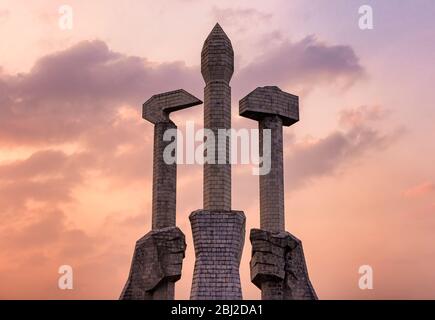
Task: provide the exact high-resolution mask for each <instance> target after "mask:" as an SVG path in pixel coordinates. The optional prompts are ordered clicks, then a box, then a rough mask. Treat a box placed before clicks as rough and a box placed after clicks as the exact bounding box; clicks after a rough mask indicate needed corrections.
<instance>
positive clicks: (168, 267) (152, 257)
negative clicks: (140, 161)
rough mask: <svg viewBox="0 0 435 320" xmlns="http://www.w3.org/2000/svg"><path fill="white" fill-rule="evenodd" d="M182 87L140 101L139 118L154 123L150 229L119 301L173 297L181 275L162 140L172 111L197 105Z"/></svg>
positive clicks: (170, 173)
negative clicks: (142, 101)
mask: <svg viewBox="0 0 435 320" xmlns="http://www.w3.org/2000/svg"><path fill="white" fill-rule="evenodd" d="M201 103H202V101H201V100H199V99H197V98H195V97H194V96H193V95H191V94H189V93H188V92H186V91H185V90H182V89H180V90H175V91H170V92H166V93H162V94H157V95H154V96H152V97H151V98H150V99H149V100H148V101H146V102H145V103H144V104H143V114H142V116H143V118H144V119H146V120H148V121H149V122H151V123H153V124H154V155H153V157H154V158H153V198H152V199H153V200H152V230H151V231H150V232H149V233H147V234H146V235H145V236H144V237H142V238H141V239H139V240H138V241H137V242H136V247H135V250H134V254H133V261H132V264H131V269H130V274H129V277H128V280H127V283H126V285H125V287H124V290H123V291H122V293H121V297H120V299H121V300H173V299H174V286H175V282H176V281H178V280H179V279H180V277H181V267H182V262H183V258H184V252H185V250H186V242H185V237H184V234H183V233H182V232H181V230H180V229H179V228H177V227H176V224H175V218H176V185H177V164H176V163H175V162H174V163H170V164H168V163H167V162H166V161H165V159H164V157H163V156H164V154H163V151H164V150H165V148H166V146H168V145H169V144H170V143H174V145H176V141H163V135H164V133H165V131H166V130H168V129H177V126H176V125H175V124H174V123H173V122H172V121H171V120H170V119H169V114H170V113H171V112H173V111H177V110H181V109H185V108H189V107H192V106H196V105H199V104H201Z"/></svg>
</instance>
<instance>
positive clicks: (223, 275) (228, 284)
mask: <svg viewBox="0 0 435 320" xmlns="http://www.w3.org/2000/svg"><path fill="white" fill-rule="evenodd" d="M189 218H190V223H191V225H192V233H193V242H194V246H195V256H196V261H195V269H194V273H193V281H192V290H191V293H190V299H192V300H241V299H242V289H241V285H240V275H239V266H240V258H241V255H242V250H243V245H244V241H245V214H244V213H243V212H242V211H229V212H216V211H206V210H197V211H194V212H193V213H192V214H191V215H190V217H189Z"/></svg>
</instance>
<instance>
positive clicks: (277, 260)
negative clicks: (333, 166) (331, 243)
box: [239, 87, 317, 300]
mask: <svg viewBox="0 0 435 320" xmlns="http://www.w3.org/2000/svg"><path fill="white" fill-rule="evenodd" d="M239 113H240V115H241V116H243V117H246V118H250V119H253V120H256V121H258V122H259V129H260V154H261V155H263V157H264V156H266V160H269V159H270V172H268V173H266V174H264V175H260V227H261V229H252V230H251V234H250V239H251V243H252V259H251V262H250V266H251V280H252V282H253V283H254V284H255V285H256V286H257V287H258V288H260V289H261V296H262V299H264V300H288V299H316V298H317V296H316V294H315V292H314V289H313V287H312V285H311V282H310V280H309V278H308V271H307V268H306V264H305V257H304V254H303V249H302V243H301V241H300V240H299V239H297V238H296V237H294V236H293V235H291V234H290V233H288V232H285V221H284V217H285V212H284V169H283V133H282V126H290V125H292V124H293V123H295V122H297V121H299V99H298V97H297V96H294V95H291V94H289V93H286V92H282V91H281V90H280V89H279V88H278V87H263V88H257V89H255V90H254V91H252V92H251V93H250V94H248V95H247V96H246V97H245V98H243V99H242V100H240V110H239ZM264 130H270V137H271V139H270V143H271V145H270V147H269V148H264V144H265V140H264ZM263 150H269V151H271V152H270V153H268V154H262V153H263ZM263 161H265V159H263Z"/></svg>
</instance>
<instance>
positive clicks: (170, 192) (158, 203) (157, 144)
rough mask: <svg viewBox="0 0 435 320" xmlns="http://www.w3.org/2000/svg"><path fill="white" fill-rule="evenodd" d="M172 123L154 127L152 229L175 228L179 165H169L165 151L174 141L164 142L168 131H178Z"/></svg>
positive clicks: (159, 124) (162, 123)
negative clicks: (164, 154) (165, 159)
mask: <svg viewBox="0 0 435 320" xmlns="http://www.w3.org/2000/svg"><path fill="white" fill-rule="evenodd" d="M176 128H177V126H176V125H175V124H174V123H173V122H172V121H166V122H158V123H156V124H155V125H154V153H153V197H152V228H153V230H154V229H161V228H166V227H173V226H175V220H176V218H175V217H176V209H177V208H176V201H177V193H176V187H177V164H176V163H172V164H167V163H166V162H165V161H164V159H163V151H164V150H165V148H166V147H167V146H168V145H169V144H170V143H174V142H173V141H163V134H164V133H165V131H166V130H168V129H176Z"/></svg>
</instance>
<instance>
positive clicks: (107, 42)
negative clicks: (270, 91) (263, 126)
mask: <svg viewBox="0 0 435 320" xmlns="http://www.w3.org/2000/svg"><path fill="white" fill-rule="evenodd" d="M62 4H63V2H60V1H54V0H44V1H37V2H36V1H34V2H32V3H31V4H30V3H28V1H27V2H24V1H12V0H3V1H2V3H1V4H0V38H1V39H2V41H1V44H0V46H1V47H0V218H1V221H2V223H1V224H0V298H2V299H12V298H26V299H27V298H37V299H39V298H41V299H49V298H52V299H53V298H54V299H117V298H118V296H119V294H120V292H121V290H122V287H123V285H124V283H125V280H126V278H127V275H128V271H129V267H130V262H131V257H132V253H133V248H134V244H135V241H136V240H137V239H139V238H140V237H141V236H143V235H144V234H145V233H146V232H148V231H149V229H150V222H151V215H150V210H151V202H150V200H151V180H152V179H151V177H152V153H151V152H152V138H153V137H152V125H151V124H150V123H147V122H146V121H145V120H142V119H141V105H142V103H143V102H144V101H145V100H147V99H148V98H149V97H150V96H151V95H152V94H155V93H160V92H164V91H169V90H173V89H178V88H183V89H186V90H188V91H189V92H192V93H193V94H195V95H196V96H198V97H199V98H201V99H202V96H203V93H202V90H203V86H204V84H203V80H202V77H201V74H200V72H199V63H200V51H201V47H202V44H203V41H204V40H205V38H206V36H207V34H208V33H209V32H210V30H211V29H212V27H213V26H214V24H215V23H216V22H217V21H218V22H219V23H220V24H221V25H222V27H223V28H224V30H225V32H226V33H227V34H228V36H229V37H230V39H231V40H232V44H233V47H234V51H235V63H236V66H235V68H236V71H235V74H234V76H233V79H232V82H231V86H232V91H233V96H232V102H233V119H232V121H233V126H234V127H236V128H244V127H248V128H252V127H255V123H254V122H253V121H250V120H247V119H243V118H240V117H239V116H238V101H239V99H240V98H242V97H243V96H244V95H246V94H247V93H249V92H250V91H251V90H253V89H254V88H255V87H257V86H262V85H278V86H279V87H280V88H281V89H282V90H285V91H288V92H290V93H293V94H297V95H299V96H300V104H301V110H300V111H301V121H300V122H298V123H297V124H295V125H294V126H292V127H290V128H285V131H284V132H285V145H284V148H285V187H286V197H285V201H286V229H287V230H288V231H289V232H291V233H293V234H294V235H296V236H297V237H298V238H300V239H301V240H302V241H303V245H304V251H305V254H306V259H307V264H308V268H309V272H310V277H311V281H312V283H313V285H314V287H315V289H316V291H317V294H318V296H319V298H321V299H381V298H403V299H419V298H420V299H434V298H435V272H434V269H435V245H434V243H435V232H434V230H435V215H434V213H435V187H434V186H435V173H434V170H433V164H434V163H435V148H434V147H435V141H434V139H433V137H434V136H435V135H434V134H435V132H434V131H435V129H434V125H433V122H434V121H433V120H434V117H435V108H434V102H435V91H434V90H433V84H434V83H435V64H434V63H433V57H434V56H435V42H434V41H433V39H434V38H435V20H434V19H433V17H434V16H435V4H434V3H433V1H431V0H418V1H408V2H406V4H405V2H401V3H400V4H399V3H396V4H394V5H391V4H389V3H387V2H381V1H357V0H352V1H338V0H334V1H328V2H326V1H320V0H316V1H309V2H307V1H301V0H297V1H291V2H290V1H285V0H281V1H252V0H250V1H247V0H246V1H237V3H234V1H226V0H224V1H199V0H173V1H133V0H131V1H123V2H122V4H121V2H119V1H112V0H110V1H92V2H90V1H78V0H74V1H71V3H70V5H71V6H72V8H73V10H74V11H73V12H74V25H73V29H72V30H61V29H60V28H59V26H58V19H59V14H58V9H59V6H60V5H62ZM363 4H371V5H372V6H373V10H374V29H373V30H366V31H362V30H360V29H359V28H358V8H359V6H361V5H363ZM172 119H173V120H174V122H176V123H177V124H178V125H179V126H180V127H181V128H182V127H183V126H184V123H185V121H187V120H194V121H195V123H196V124H197V125H198V126H201V125H202V106H198V107H195V108H192V109H191V110H186V111H180V112H178V113H177V114H176V115H174V116H173V117H172ZM177 186H178V194H177V225H178V226H179V227H180V228H181V229H182V230H183V232H184V233H185V235H186V240H187V252H186V258H185V260H184V266H183V277H182V279H181V280H180V281H179V282H178V283H177V286H176V296H177V298H184V299H186V298H188V297H189V292H190V283H191V279H192V272H193V263H194V252H193V243H192V237H191V230H190V224H189V221H188V216H189V214H190V212H191V211H193V210H196V209H199V208H201V207H202V167H201V166H199V165H181V166H179V168H178V181H177ZM232 207H233V208H234V209H236V210H243V211H244V212H245V214H246V217H247V230H249V229H251V228H253V227H258V226H259V206H258V177H257V176H253V175H252V174H251V173H250V167H249V166H246V165H236V166H234V167H233V204H232ZM249 259H250V244H249V231H248V232H247V235H246V242H245V248H244V253H243V257H242V264H241V268H240V273H241V279H242V286H243V294H244V298H250V299H258V298H259V297H260V293H259V290H258V289H257V288H256V287H255V286H254V285H253V284H251V283H250V280H249ZM65 264H67V265H71V266H72V267H73V270H74V290H69V291H68V290H67V291H62V290H59V289H58V287H57V280H58V277H59V274H58V273H57V270H58V268H59V266H61V265H65ZM361 265H371V266H372V267H373V270H374V289H373V290H364V291H363V290H360V289H359V287H358V280H359V276H360V275H359V274H358V269H359V267H360V266H361Z"/></svg>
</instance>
